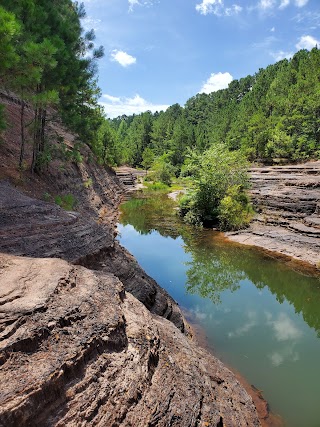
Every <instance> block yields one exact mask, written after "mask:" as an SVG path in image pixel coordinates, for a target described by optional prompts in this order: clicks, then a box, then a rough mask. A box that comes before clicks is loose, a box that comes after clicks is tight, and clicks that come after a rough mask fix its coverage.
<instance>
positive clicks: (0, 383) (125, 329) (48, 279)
mask: <svg viewBox="0 0 320 427" xmlns="http://www.w3.org/2000/svg"><path fill="white" fill-rule="evenodd" d="M0 284H1V285H0V326H1V337H0V349H1V359H0V360H1V376H0V390H1V392H0V425H1V426H5V427H13V426H19V427H24V426H32V427H36V426H41V427H45V426H50V427H51V426H56V427H58V426H59V427H62V426H103V427H108V426H141V427H142V426H169V425H171V426H208V425H210V426H218V425H221V424H219V422H220V420H223V423H224V424H223V425H227V426H230V427H231V426H234V427H241V426H259V425H260V423H259V420H258V418H257V415H256V411H255V407H254V406H253V404H252V400H251V398H250V397H249V396H248V395H247V393H246V392H245V391H244V390H243V388H242V387H241V386H240V384H239V383H238V381H237V380H235V378H234V376H233V374H231V372H230V371H229V370H228V369H226V368H225V367H224V366H223V365H222V364H221V363H220V362H219V361H218V360H217V359H215V358H214V357H213V356H211V355H209V354H208V353H206V351H204V350H202V349H200V348H198V347H197V346H196V345H195V344H194V343H193V342H192V341H191V340H189V339H188V338H187V337H186V336H185V335H184V334H182V333H181V332H180V331H179V330H178V329H177V328H176V327H175V326H174V325H173V324H172V323H171V322H169V321H167V320H165V319H163V318H161V317H159V316H157V315H153V314H151V313H150V312H149V311H148V310H147V309H146V308H145V307H144V306H143V305H142V304H141V303H140V302H139V301H138V300H137V299H136V298H134V297H133V296H132V295H130V293H126V292H125V291H124V288H123V285H122V284H121V282H120V281H119V280H118V279H117V278H116V277H115V276H114V275H112V274H107V273H102V272H96V271H91V270H88V269H86V268H84V267H80V266H74V265H70V264H68V263H67V262H66V261H63V260H58V259H37V258H21V257H14V256H9V255H5V256H3V255H2V256H1V257H0Z"/></svg>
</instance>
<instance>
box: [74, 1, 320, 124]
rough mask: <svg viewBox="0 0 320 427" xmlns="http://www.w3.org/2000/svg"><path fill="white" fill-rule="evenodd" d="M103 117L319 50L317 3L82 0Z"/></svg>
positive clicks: (162, 105) (177, 98)
mask: <svg viewBox="0 0 320 427" xmlns="http://www.w3.org/2000/svg"><path fill="white" fill-rule="evenodd" d="M83 3H84V5H85V9H86V12H87V16H86V18H84V19H83V20H82V26H83V28H84V29H85V30H88V29H91V28H93V29H94V30H95V34H96V40H95V43H96V45H103V46H104V49H105V56H104V57H103V58H102V59H100V60H99V61H98V66H99V86H100V88H101V90H102V97H101V98H100V103H101V105H103V106H104V109H105V112H106V114H107V117H110V118H113V117H117V116H119V115H122V114H127V115H130V114H134V113H135V114H139V113H141V112H143V111H147V110H150V111H152V112H155V111H160V110H165V109H166V108H167V107H168V106H170V105H172V104H175V103H179V104H180V105H181V106H184V104H185V103H186V101H187V100H188V99H189V98H191V97H192V96H195V95H196V94H197V93H210V92H214V91H216V90H219V89H224V88H226V87H228V84H229V83H230V81H232V80H233V79H240V78H242V77H246V76H247V75H249V74H251V75H252V74H254V73H256V72H257V71H258V70H259V68H265V67H266V66H268V65H269V64H273V63H275V62H277V61H279V60H280V59H283V58H290V57H292V55H293V54H294V53H295V52H297V51H298V50H300V49H308V50H310V49H312V47H314V46H315V45H317V44H318V46H319V47H320V0H83Z"/></svg>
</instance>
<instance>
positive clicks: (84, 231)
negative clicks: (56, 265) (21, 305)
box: [0, 182, 184, 331]
mask: <svg viewBox="0 0 320 427" xmlns="http://www.w3.org/2000/svg"><path fill="white" fill-rule="evenodd" d="M0 252H3V253H8V254H15V255H23V256H32V257H54V258H62V259H65V260H67V261H70V262H73V263H76V264H81V265H84V266H87V267H89V268H95V269H99V270H101V269H103V271H106V272H111V273H113V274H115V275H116V276H117V277H119V278H120V280H121V281H122V282H123V284H124V285H125V287H126V289H127V290H128V291H129V292H131V293H132V294H133V295H135V296H136V297H137V298H138V299H139V300H140V301H141V302H143V303H144V304H145V305H146V307H147V308H148V309H150V310H151V311H152V312H153V313H156V314H159V315H161V316H163V317H165V318H167V319H170V320H171V321H172V322H174V323H175V325H176V326H177V327H178V328H180V329H181V330H182V331H183V330H184V321H183V317H182V315H181V312H180V310H179V308H178V306H177V304H176V303H175V302H174V300H173V299H172V298H171V297H170V296H169V294H168V293H167V292H166V291H165V290H164V289H162V288H161V287H160V286H158V284H157V283H156V282H155V281H154V280H153V279H151V278H150V277H149V276H148V275H147V274H146V273H145V272H144V271H143V270H142V268H141V267H140V266H139V265H138V264H137V262H136V261H135V260H134V258H133V257H132V256H131V255H130V254H129V253H128V252H127V251H126V250H125V249H123V248H122V247H121V246H120V245H119V244H118V243H116V242H114V232H113V228H112V224H110V223H108V222H107V223H106V222H101V223H99V222H96V221H94V220H93V219H92V218H90V216H87V215H84V214H79V213H77V212H66V211H64V210H63V209H61V208H60V207H59V206H56V205H53V204H51V203H45V202H43V201H41V200H36V199H33V198H31V197H28V196H26V195H24V194H23V193H21V192H20V191H18V190H17V189H15V188H14V187H13V186H12V185H10V184H9V183H8V182H0Z"/></svg>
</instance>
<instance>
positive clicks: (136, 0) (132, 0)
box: [128, 0, 156, 12]
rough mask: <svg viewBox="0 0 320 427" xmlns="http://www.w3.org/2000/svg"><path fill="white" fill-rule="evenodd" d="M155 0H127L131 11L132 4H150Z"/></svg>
mask: <svg viewBox="0 0 320 427" xmlns="http://www.w3.org/2000/svg"><path fill="white" fill-rule="evenodd" d="M155 1H156V0H128V3H129V12H132V11H133V8H134V6H152V5H153V4H154V2H155Z"/></svg>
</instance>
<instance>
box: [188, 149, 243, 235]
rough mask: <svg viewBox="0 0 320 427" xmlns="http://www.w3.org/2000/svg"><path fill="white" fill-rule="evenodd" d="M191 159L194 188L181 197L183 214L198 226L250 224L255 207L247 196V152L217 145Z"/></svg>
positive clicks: (226, 227) (229, 226)
mask: <svg viewBox="0 0 320 427" xmlns="http://www.w3.org/2000/svg"><path fill="white" fill-rule="evenodd" d="M191 160H192V161H191V163H190V165H189V169H190V170H192V171H193V176H194V189H193V190H192V193H189V194H187V195H186V196H185V197H183V198H182V199H181V201H180V213H181V215H182V216H184V217H185V219H186V220H187V221H188V222H191V223H193V224H197V225H198V224H200V223H203V224H205V223H210V224H211V223H214V224H218V222H219V226H220V227H221V228H223V229H236V228H241V227H243V226H244V225H245V224H247V223H248V222H249V220H250V215H249V212H250V209H251V207H250V202H249V199H248V197H247V196H246V189H247V188H248V186H249V176H248V173H247V168H248V163H247V161H246V159H245V157H244V156H243V154H241V153H240V152H235V151H232V152H231V151H229V150H228V149H227V148H226V147H225V146H224V145H223V144H217V145H214V146H212V147H211V148H210V149H209V150H207V151H205V152H204V153H203V154H202V155H200V156H195V155H194V156H193V158H192V159H191ZM222 201H223V203H222ZM221 203H222V205H221Z"/></svg>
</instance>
